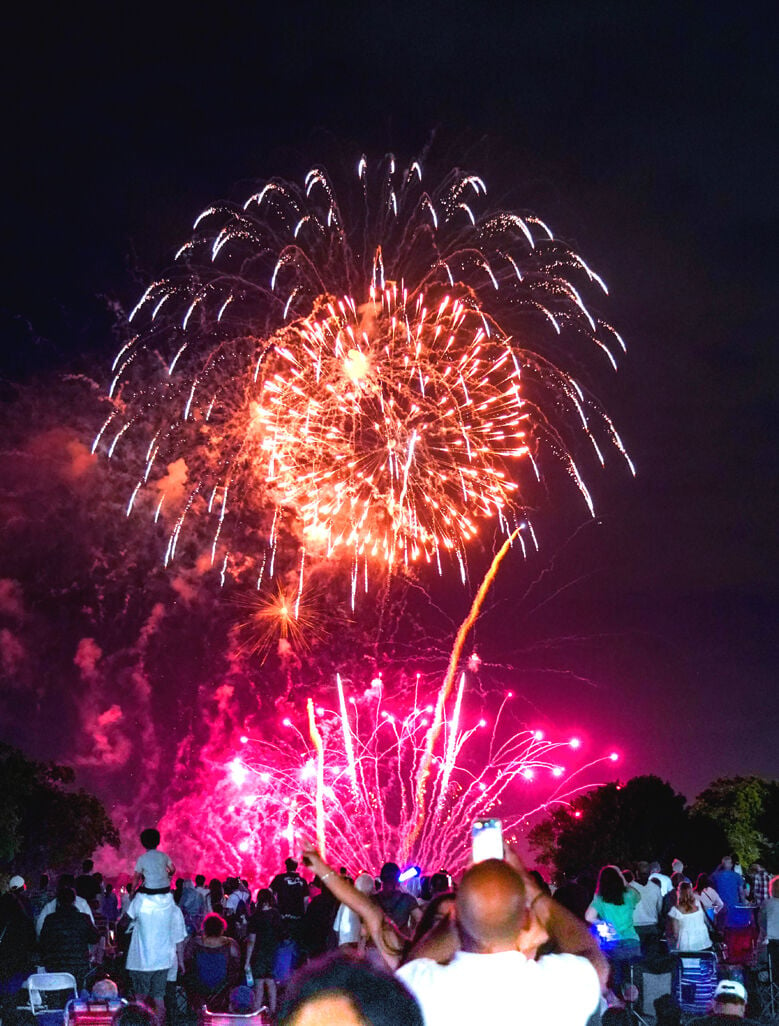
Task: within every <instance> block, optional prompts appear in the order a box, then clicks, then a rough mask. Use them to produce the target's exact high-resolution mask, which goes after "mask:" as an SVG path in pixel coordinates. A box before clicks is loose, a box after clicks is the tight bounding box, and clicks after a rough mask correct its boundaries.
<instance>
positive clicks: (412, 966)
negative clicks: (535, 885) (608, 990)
mask: <svg viewBox="0 0 779 1026" xmlns="http://www.w3.org/2000/svg"><path fill="white" fill-rule="evenodd" d="M397 975H398V977H399V978H400V979H401V980H402V981H403V982H404V983H405V984H406V986H407V987H408V988H409V990H410V991H411V992H412V993H413V994H414V996H415V997H416V999H417V1001H418V1002H419V1005H420V1007H421V1009H422V1015H423V1017H424V1020H425V1026H479V1024H483V1026H487V1024H488V1026H503V1024H505V1026H584V1024H585V1023H586V1022H587V1020H588V1019H589V1017H590V1015H591V1014H592V1013H593V1012H594V1011H595V1009H596V1007H597V1005H598V1000H599V997H600V983H599V981H598V974H597V973H596V972H595V969H594V968H593V966H592V965H591V964H590V963H589V962H588V961H587V959H585V958H580V957H579V956H577V955H545V956H544V957H543V958H541V959H539V960H538V961H537V962H531V961H529V960H528V959H527V958H525V956H524V955H523V954H521V953H520V952H519V951H500V952H497V953H496V954H494V955H482V954H475V953H471V952H466V951H459V952H458V953H457V954H456V955H455V956H454V958H453V959H452V961H451V962H450V963H449V964H448V965H438V963H437V962H433V961H432V959H429V958H418V959H415V960H414V961H412V962H408V963H407V964H406V965H404V966H401V967H400V969H398V971H397Z"/></svg>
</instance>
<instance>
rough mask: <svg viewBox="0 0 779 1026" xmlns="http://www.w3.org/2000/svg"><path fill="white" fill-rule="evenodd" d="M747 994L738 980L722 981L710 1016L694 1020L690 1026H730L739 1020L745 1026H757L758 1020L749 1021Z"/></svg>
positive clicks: (715, 995) (715, 992) (718, 985)
mask: <svg viewBox="0 0 779 1026" xmlns="http://www.w3.org/2000/svg"><path fill="white" fill-rule="evenodd" d="M746 1011H747V992H746V988H745V987H744V984H743V983H739V982H738V980H720V981H719V983H718V984H717V989H716V990H715V991H714V1004H713V1005H712V1009H711V1011H710V1012H709V1014H708V1015H703V1016H701V1017H700V1018H698V1019H693V1020H692V1022H691V1023H690V1024H689V1026H730V1024H731V1023H732V1022H733V1021H734V1019H738V1020H739V1021H740V1022H741V1023H742V1024H744V1026H757V1020H755V1019H747V1017H746Z"/></svg>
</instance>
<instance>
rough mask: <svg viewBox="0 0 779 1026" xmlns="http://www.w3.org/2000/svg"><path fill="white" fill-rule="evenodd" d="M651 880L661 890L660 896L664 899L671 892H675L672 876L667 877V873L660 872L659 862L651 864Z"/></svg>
mask: <svg viewBox="0 0 779 1026" xmlns="http://www.w3.org/2000/svg"><path fill="white" fill-rule="evenodd" d="M649 879H650V880H654V881H655V883H656V884H657V886H658V887H659V888H660V894H661V896H662V897H665V896H666V894H668V892H669V891H672V890H673V886H674V885H673V884H672V883H671V878H670V876H666V875H665V873H663V872H662V871H661V870H660V863H659V862H650V863H649Z"/></svg>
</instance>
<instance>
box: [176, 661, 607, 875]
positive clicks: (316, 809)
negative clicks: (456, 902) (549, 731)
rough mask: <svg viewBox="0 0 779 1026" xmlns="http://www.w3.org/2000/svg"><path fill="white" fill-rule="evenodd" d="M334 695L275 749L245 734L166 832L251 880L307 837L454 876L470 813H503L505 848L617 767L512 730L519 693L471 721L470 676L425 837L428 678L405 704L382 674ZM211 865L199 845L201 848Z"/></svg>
mask: <svg viewBox="0 0 779 1026" xmlns="http://www.w3.org/2000/svg"><path fill="white" fill-rule="evenodd" d="M332 690H334V691H336V692H337V701H334V702H333V703H332V707H331V706H323V705H321V704H320V705H317V704H315V703H313V702H310V703H309V705H308V708H307V711H306V713H305V715H302V714H301V715H298V716H294V715H292V714H290V715H288V716H285V717H283V718H282V719H280V722H279V723H278V724H277V725H275V726H274V728H273V731H272V734H273V739H272V740H271V739H268V738H265V739H262V738H254V737H251V736H247V735H243V736H242V737H241V738H240V742H239V744H238V748H237V751H235V750H234V751H235V754H234V755H232V757H228V758H227V759H225V758H224V757H223V758H222V760H221V761H217V760H216V759H215V760H214V762H213V763H212V764H211V767H210V770H209V786H208V788H207V790H206V792H205V793H203V794H200V795H198V796H197V799H196V800H195V801H194V805H193V799H194V796H193V799H189V800H188V801H187V802H184V803H181V804H180V805H178V806H174V807H173V808H172V809H171V810H169V813H168V814H167V815H166V817H165V820H164V824H163V825H164V827H165V829H166V830H167V831H169V832H172V831H175V832H176V834H177V835H179V836H182V835H184V836H186V835H187V834H188V833H189V834H191V835H192V836H196V837H197V838H198V845H199V846H202V845H207V846H208V851H207V852H206V854H207V855H208V856H209V857H213V858H214V859H215V863H216V862H218V863H219V864H220V865H221V864H222V863H223V864H224V866H225V867H226V868H228V867H232V869H231V871H235V867H236V866H241V867H243V871H244V872H245V873H248V874H250V875H252V876H255V875H258V876H259V877H262V874H263V873H272V872H273V871H274V868H275V866H276V865H277V863H278V862H279V861H280V859H281V858H282V857H283V856H284V855H286V854H290V853H291V854H293V855H296V854H297V853H298V852H299V850H300V845H301V842H302V840H304V839H308V840H316V841H317V842H318V844H319V846H320V848H321V849H322V850H323V851H325V852H326V854H327V857H328V858H329V859H330V860H331V861H332V862H334V863H335V864H338V865H345V866H347V867H349V869H350V870H351V871H354V872H356V871H357V870H359V869H360V868H362V867H368V868H369V869H370V870H371V871H373V872H375V871H377V870H378V868H379V866H381V864H382V863H383V862H384V861H386V860H387V859H390V858H391V859H397V860H399V861H400V862H402V863H404V864H408V863H410V862H413V863H415V864H417V865H419V866H420V867H421V868H422V870H423V871H425V872H432V871H434V870H435V869H437V868H439V867H440V866H445V867H446V868H447V869H449V870H450V871H452V872H457V871H459V870H460V869H462V868H463V867H464V866H465V865H466V864H467V862H468V861H469V858H470V825H471V821H472V820H473V818H474V817H476V816H481V815H483V814H485V813H487V812H489V813H491V814H493V815H500V816H501V817H502V819H503V825H504V831H505V833H506V836H507V837H509V838H510V837H512V836H513V835H514V834H515V832H516V831H517V829H518V828H519V827H520V825H521V824H522V823H523V822H524V821H525V820H527V819H529V818H530V817H532V816H534V815H535V814H537V813H539V812H541V811H543V810H544V809H547V808H549V807H551V806H553V805H554V804H556V803H561V802H563V803H564V802H567V801H570V800H571V799H572V797H573V796H574V795H575V794H577V793H578V792H579V791H581V790H586V789H588V788H590V787H592V786H594V783H595V782H594V781H593V780H592V778H591V776H590V775H589V774H588V772H587V771H588V770H590V769H591V768H592V767H594V766H596V765H598V764H601V763H609V764H610V763H612V762H613V761H614V760H616V758H617V756H616V753H609V754H607V755H604V756H602V757H596V758H593V759H589V760H587V759H586V758H585V759H582V755H583V751H584V748H583V746H582V742H581V741H580V739H579V738H578V737H573V738H570V737H568V738H565V739H564V740H563V739H559V740H556V739H547V738H546V737H545V736H544V733H543V732H542V731H540V730H523V731H520V732H519V733H512V732H511V731H510V729H508V726H507V724H508V722H509V721H510V714H509V711H508V709H507V707H508V706H510V703H511V699H512V697H513V695H512V694H511V693H510V692H509V693H507V694H504V696H503V698H502V700H501V702H500V706H499V708H498V711H497V714H496V715H495V716H494V717H491V720H492V722H491V723H489V722H488V720H487V718H486V717H485V716H482V715H481V714H477V716H476V717H474V715H473V713H472V712H470V711H468V709H469V703H468V698H467V693H466V674H465V673H463V674H462V675H461V676H460V679H459V682H458V685H457V688H456V691H455V693H454V697H453V701H451V702H450V703H449V708H448V710H447V713H446V715H445V717H444V723H443V728H442V730H441V731H440V733H439V734H438V735H437V740H436V744H435V748H434V755H433V758H432V761H431V765H430V771H429V773H428V774H427V775H426V777H425V799H426V813H425V815H424V817H423V818H422V825H421V829H418V826H417V824H418V819H419V816H418V812H419V796H418V794H417V790H416V778H417V775H418V771H419V767H420V765H421V763H422V761H423V758H424V753H425V748H426V744H427V740H428V737H429V734H430V727H431V724H432V722H433V718H434V702H432V701H431V702H427V701H426V700H425V699H424V697H423V692H424V690H425V689H424V688H423V687H422V685H421V684H420V681H419V678H417V686H416V688H415V689H414V688H412V689H411V690H410V691H405V690H404V691H403V692H401V693H399V694H387V693H385V685H384V682H383V680H382V679H381V678H380V677H377V678H374V680H372V681H371V683H370V685H369V687H367V688H363V689H361V690H359V691H357V692H356V693H352V691H353V690H354V689H353V688H347V687H346V685H345V684H344V683H343V682H342V681H341V680H340V678H338V679H337V681H336V686H335V689H331V691H332ZM333 697H334V698H336V695H335V694H334V695H333ZM212 848H213V850H211V849H212ZM202 857H203V851H202V848H201V847H199V848H198V850H197V851H193V858H194V859H195V860H196V861H197V860H199V859H202Z"/></svg>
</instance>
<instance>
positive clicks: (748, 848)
mask: <svg viewBox="0 0 779 1026" xmlns="http://www.w3.org/2000/svg"><path fill="white" fill-rule="evenodd" d="M692 811H693V813H694V815H695V816H696V818H697V819H698V820H700V821H703V822H705V821H708V822H709V823H714V824H716V825H717V827H719V828H720V829H721V830H722V832H723V833H724V836H725V842H726V843H725V845H724V846H723V848H722V850H721V851H720V853H719V854H720V855H722V854H724V853H725V852H726V851H727V852H732V853H733V854H735V855H736V856H737V857H738V859H739V860H740V862H741V864H742V866H744V868H745V869H746V868H747V867H748V866H749V865H750V864H751V863H752V862H755V861H756V860H761V861H763V862H765V863H766V864H767V865H768V866H770V867H775V865H776V856H777V849H778V848H779V820H777V813H778V812H779V781H776V780H763V779H762V778H761V777H719V778H718V779H717V780H715V781H713V782H712V783H711V784H709V786H708V787H707V788H706V790H705V791H702V792H701V793H700V794H699V795H698V797H697V798H696V799H695V804H694V805H693V807H692Z"/></svg>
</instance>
